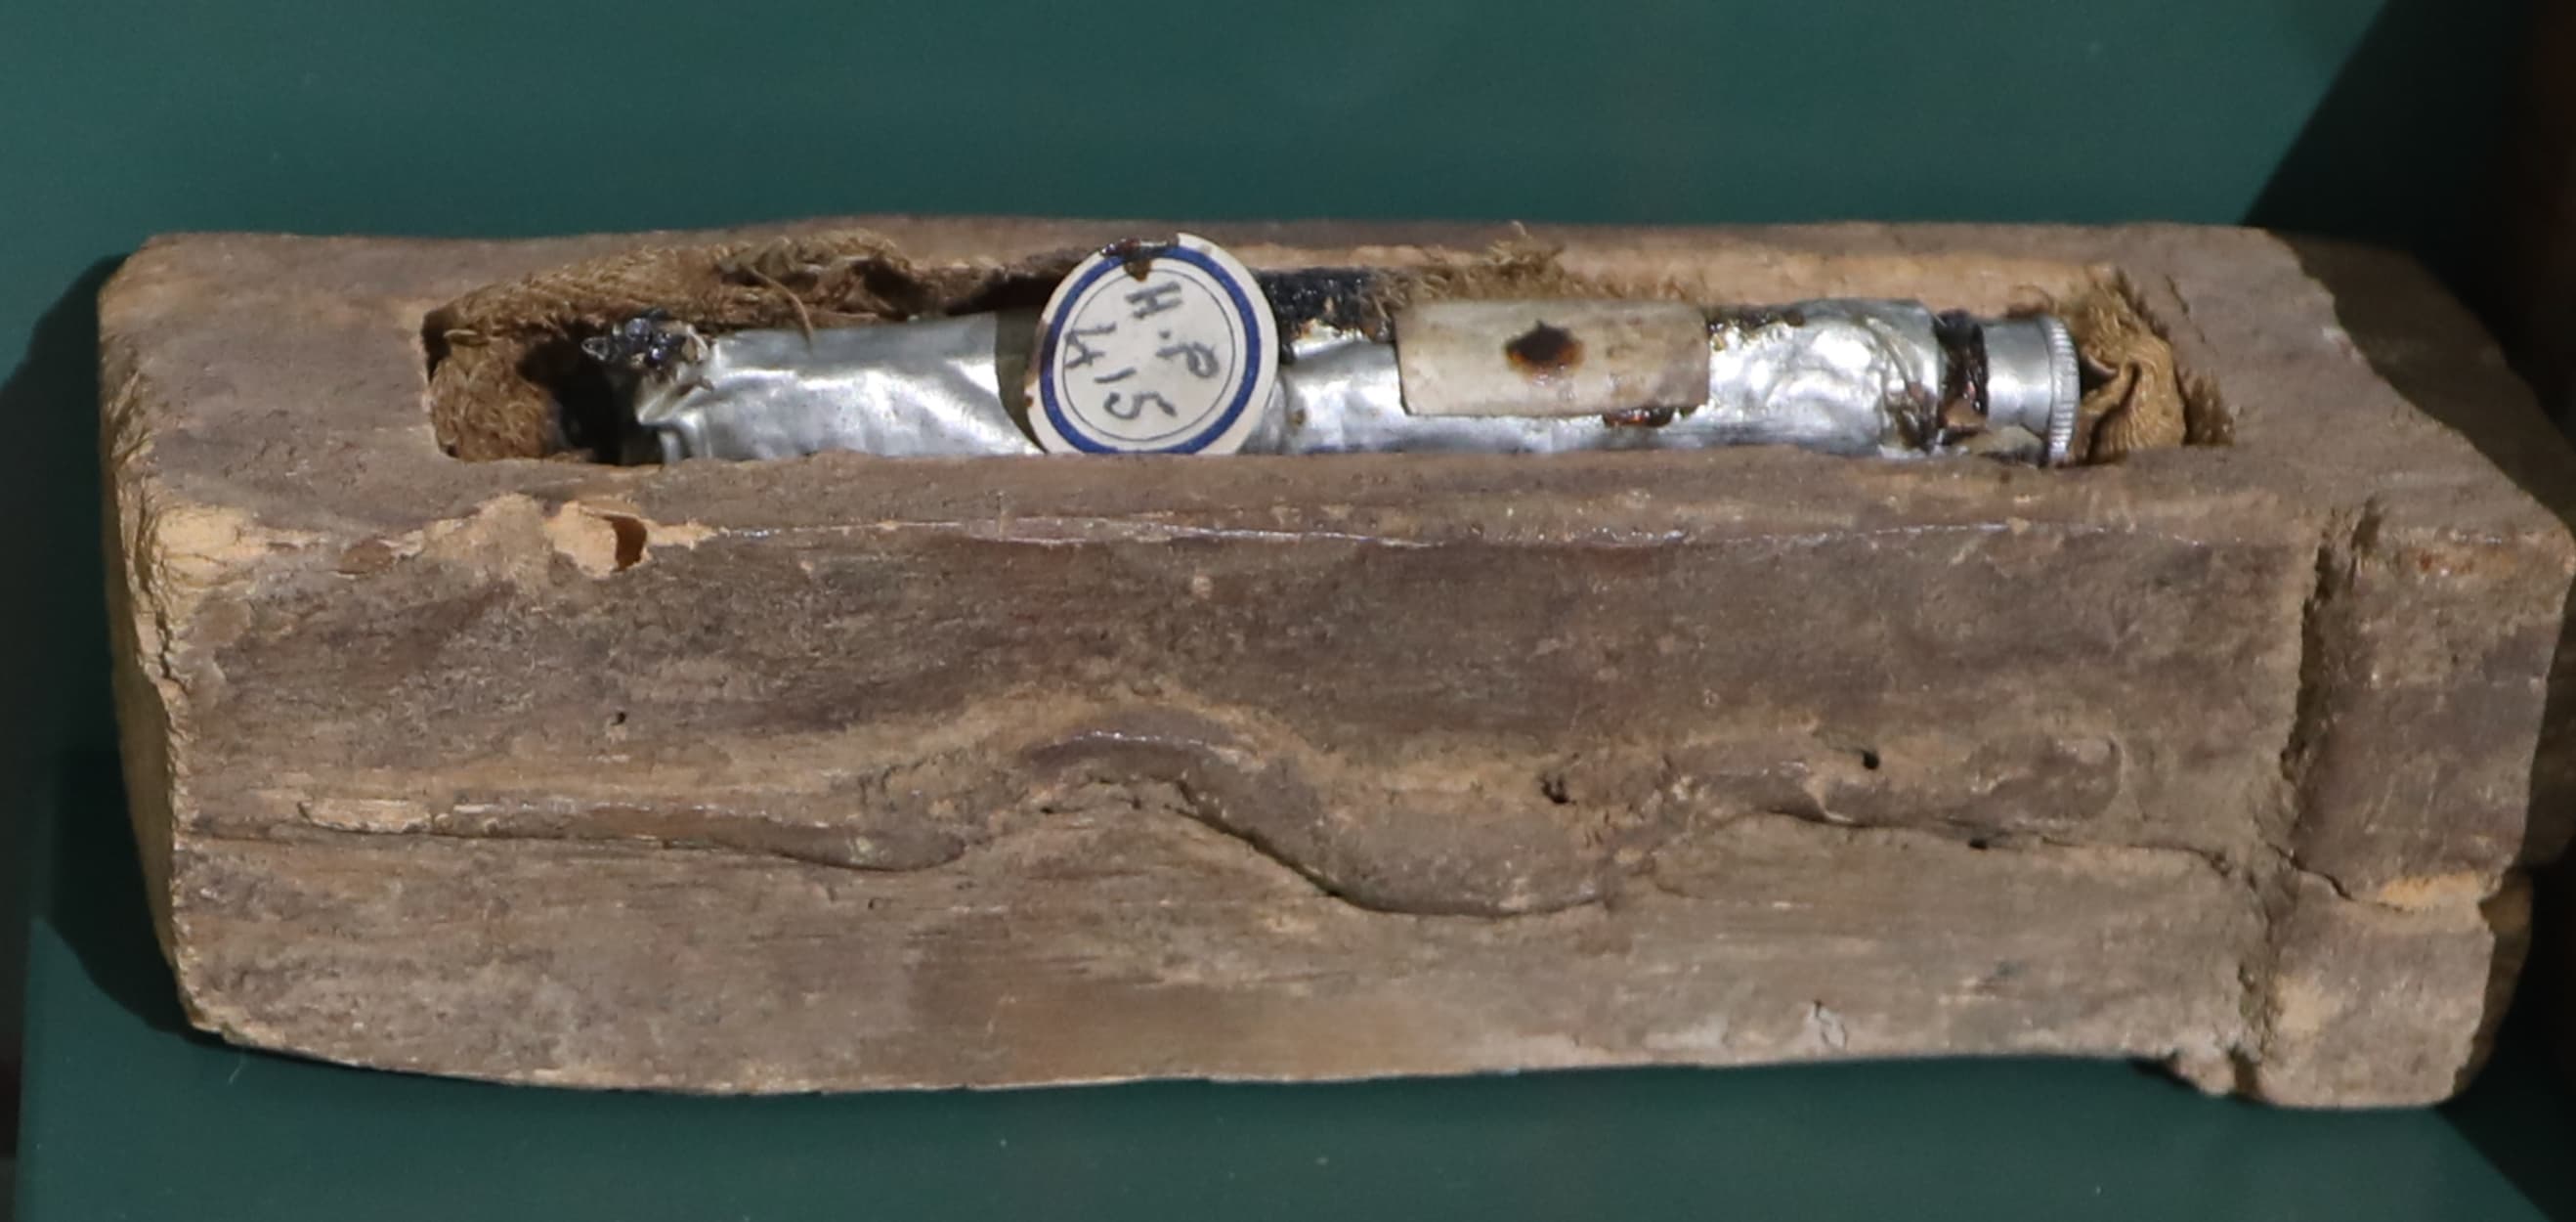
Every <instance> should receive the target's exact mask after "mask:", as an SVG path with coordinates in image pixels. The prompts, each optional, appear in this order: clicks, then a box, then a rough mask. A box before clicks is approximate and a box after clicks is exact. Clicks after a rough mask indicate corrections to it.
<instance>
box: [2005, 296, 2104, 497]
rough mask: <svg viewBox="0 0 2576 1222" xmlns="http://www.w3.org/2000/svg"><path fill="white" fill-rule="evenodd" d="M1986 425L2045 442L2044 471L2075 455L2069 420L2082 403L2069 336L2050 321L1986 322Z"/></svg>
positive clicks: (2048, 318) (2041, 317) (2072, 422)
mask: <svg viewBox="0 0 2576 1222" xmlns="http://www.w3.org/2000/svg"><path fill="white" fill-rule="evenodd" d="M1984 330H1985V341H1986V420H1987V422H1988V423H1989V424H1993V425H2011V426H2014V427H2017V428H2020V429H2022V430H2023V431H2024V432H2027V433H2029V434H2030V435H2031V436H2033V437H2037V438H2039V439H2041V440H2042V441H2044V442H2046V443H2047V446H2048V452H2047V455H2046V456H2045V457H2044V458H2043V460H2042V461H2044V462H2046V463H2047V464H2048V465H2050V466H2055V465H2057V464H2059V463H2062V462H2065V461H2066V460H2067V459H2069V458H2071V457H2073V456H2074V453H2075V418H2076V413H2077V411H2078V410H2079V409H2080V408H2082V406H2083V403H2084V385H2083V381H2082V380H2081V378H2080V377H2079V376H2078V375H2077V372H2076V362H2075V337H2074V336H2073V335H2071V334H2068V333H2067V330H2066V324H2065V323H2063V322H2061V321H2059V320H2058V319H2057V318H2056V317H2055V316H2053V315H2048V314H2034V315H2031V316H2029V317H2026V318H2003V319H1997V320H1995V321H1992V322H1989V323H1986V324H1985V326H1984Z"/></svg>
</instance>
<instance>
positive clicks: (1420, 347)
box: [1394, 301, 1709, 417]
mask: <svg viewBox="0 0 2576 1222" xmlns="http://www.w3.org/2000/svg"><path fill="white" fill-rule="evenodd" d="M1394 322H1395V355H1396V368H1397V372H1398V375H1399V376H1400V377H1401V378H1402V380H1403V383H1404V407H1405V410H1406V411H1408V412H1411V413H1412V414H1414V415H1416V416H1522V417H1530V416H1542V417H1547V416H1553V417H1564V416H1600V415H1608V414H1613V413H1619V412H1634V411H1647V410H1651V409H1654V408H1682V407H1696V406H1698V405H1699V404H1700V402H1701V401H1702V400H1704V399H1706V398H1707V397H1708V362H1709V350H1708V321H1707V319H1706V317H1705V316H1703V315H1702V314H1701V313H1700V311H1699V309H1698V307H1695V306H1691V305H1685V304H1681V303H1678V302H1663V301H1435V302H1426V303H1424V304H1421V305H1416V306H1411V307H1408V308H1406V309H1404V310H1401V311H1399V312H1397V314H1396V316H1395V320H1394Z"/></svg>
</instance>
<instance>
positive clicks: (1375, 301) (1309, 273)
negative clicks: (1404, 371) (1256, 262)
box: [1252, 267, 1392, 355]
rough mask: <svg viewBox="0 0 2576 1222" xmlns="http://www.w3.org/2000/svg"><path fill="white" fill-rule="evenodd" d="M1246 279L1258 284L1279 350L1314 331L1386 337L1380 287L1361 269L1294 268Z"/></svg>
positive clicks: (1377, 280) (1377, 279)
mask: <svg viewBox="0 0 2576 1222" xmlns="http://www.w3.org/2000/svg"><path fill="white" fill-rule="evenodd" d="M1252 278H1253V281H1254V282H1255V283H1256V284H1258V285H1260V287H1261V295H1262V296H1264V297H1267V298H1269V299H1270V312H1271V314H1272V315H1274V316H1275V317H1277V318H1278V319H1279V344H1280V347H1282V348H1283V349H1284V348H1286V347H1287V346H1288V345H1289V344H1291V343H1294V342H1295V341H1296V338H1297V337H1298V336H1299V335H1300V334H1303V333H1304V332H1305V331H1306V330H1307V329H1308V328H1310V327H1316V326H1323V327H1332V328H1335V329H1339V330H1346V331H1357V332H1359V333H1360V334H1362V335H1366V336H1368V337H1369V338H1370V339H1373V340H1376V341H1378V342H1380V343H1384V342H1386V340H1387V339H1388V338H1389V337H1390V335H1391V333H1392V328H1391V326H1390V324H1389V322H1388V320H1387V312H1386V304H1385V293H1384V289H1385V286H1384V284H1382V283H1381V278H1380V276H1379V274H1378V273H1376V272H1372V271H1369V270H1368V269H1366V268H1358V267H1315V268H1300V269H1297V270H1294V271H1276V272H1255V273H1253V277H1252ZM1283 355H1284V354H1283Z"/></svg>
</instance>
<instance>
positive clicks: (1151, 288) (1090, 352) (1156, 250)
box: [1029, 233, 1279, 454]
mask: <svg viewBox="0 0 2576 1222" xmlns="http://www.w3.org/2000/svg"><path fill="white" fill-rule="evenodd" d="M1030 376H1031V378H1032V379H1033V380H1034V381H1035V382H1036V387H1035V391H1034V393H1033V394H1032V395H1031V396H1030V401H1031V406H1032V408H1033V410H1032V411H1030V413H1029V426H1030V431H1032V432H1034V433H1036V434H1037V439H1038V444H1039V446H1041V447H1042V448H1044V449H1046V450H1048V451H1049V452H1051V453H1057V454H1076V453H1078V454H1231V453H1234V452H1235V451H1236V450H1239V449H1242V448H1243V442H1244V439H1245V438H1246V437H1248V436H1250V435H1251V433H1252V430H1253V427H1254V426H1255V425H1257V424H1258V423H1260V419H1261V413H1262V412H1263V411H1264V410H1266V409H1267V408H1268V407H1269V405H1270V395H1271V390H1272V388H1273V387H1274V386H1276V385H1277V383H1278V378H1279V323H1278V320H1277V319H1275V318H1273V317H1272V316H1271V313H1270V302H1269V299H1268V298H1265V297H1263V296H1262V295H1261V288H1260V286H1259V285H1258V284H1256V283H1254V281H1253V279H1252V273H1251V272H1250V271H1249V270H1247V269H1246V268H1245V267H1244V266H1243V264H1241V263H1239V262H1237V261H1236V260H1235V258H1234V256H1232V255H1230V254H1227V253H1226V252H1225V251H1224V249H1223V248H1221V247H1218V246H1217V245H1215V244H1214V243H1212V242H1209V241H1207V240H1206V239H1204V238H1199V237H1195V236H1192V235H1190V234H1186V233H1184V234H1178V235H1175V236H1174V237H1173V239H1172V240H1171V241H1169V242H1121V243H1118V244H1117V245H1114V246H1110V247H1107V248H1105V249H1103V250H1101V251H1099V252H1098V253H1096V254H1094V255H1092V256H1091V257H1090V258H1088V259H1085V260H1083V261H1082V263H1081V264H1080V265H1079V266H1077V267H1075V268H1074V269H1073V272H1072V273H1071V274H1070V275H1067V276H1066V277H1065V278H1064V282H1063V283H1062V284H1059V285H1057V286H1056V290H1055V295H1054V296H1052V297H1050V298H1048V299H1047V304H1046V312H1045V313H1044V314H1042V315H1040V316H1039V319H1038V352H1037V360H1036V361H1035V362H1033V363H1032V369H1031V375H1030Z"/></svg>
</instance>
